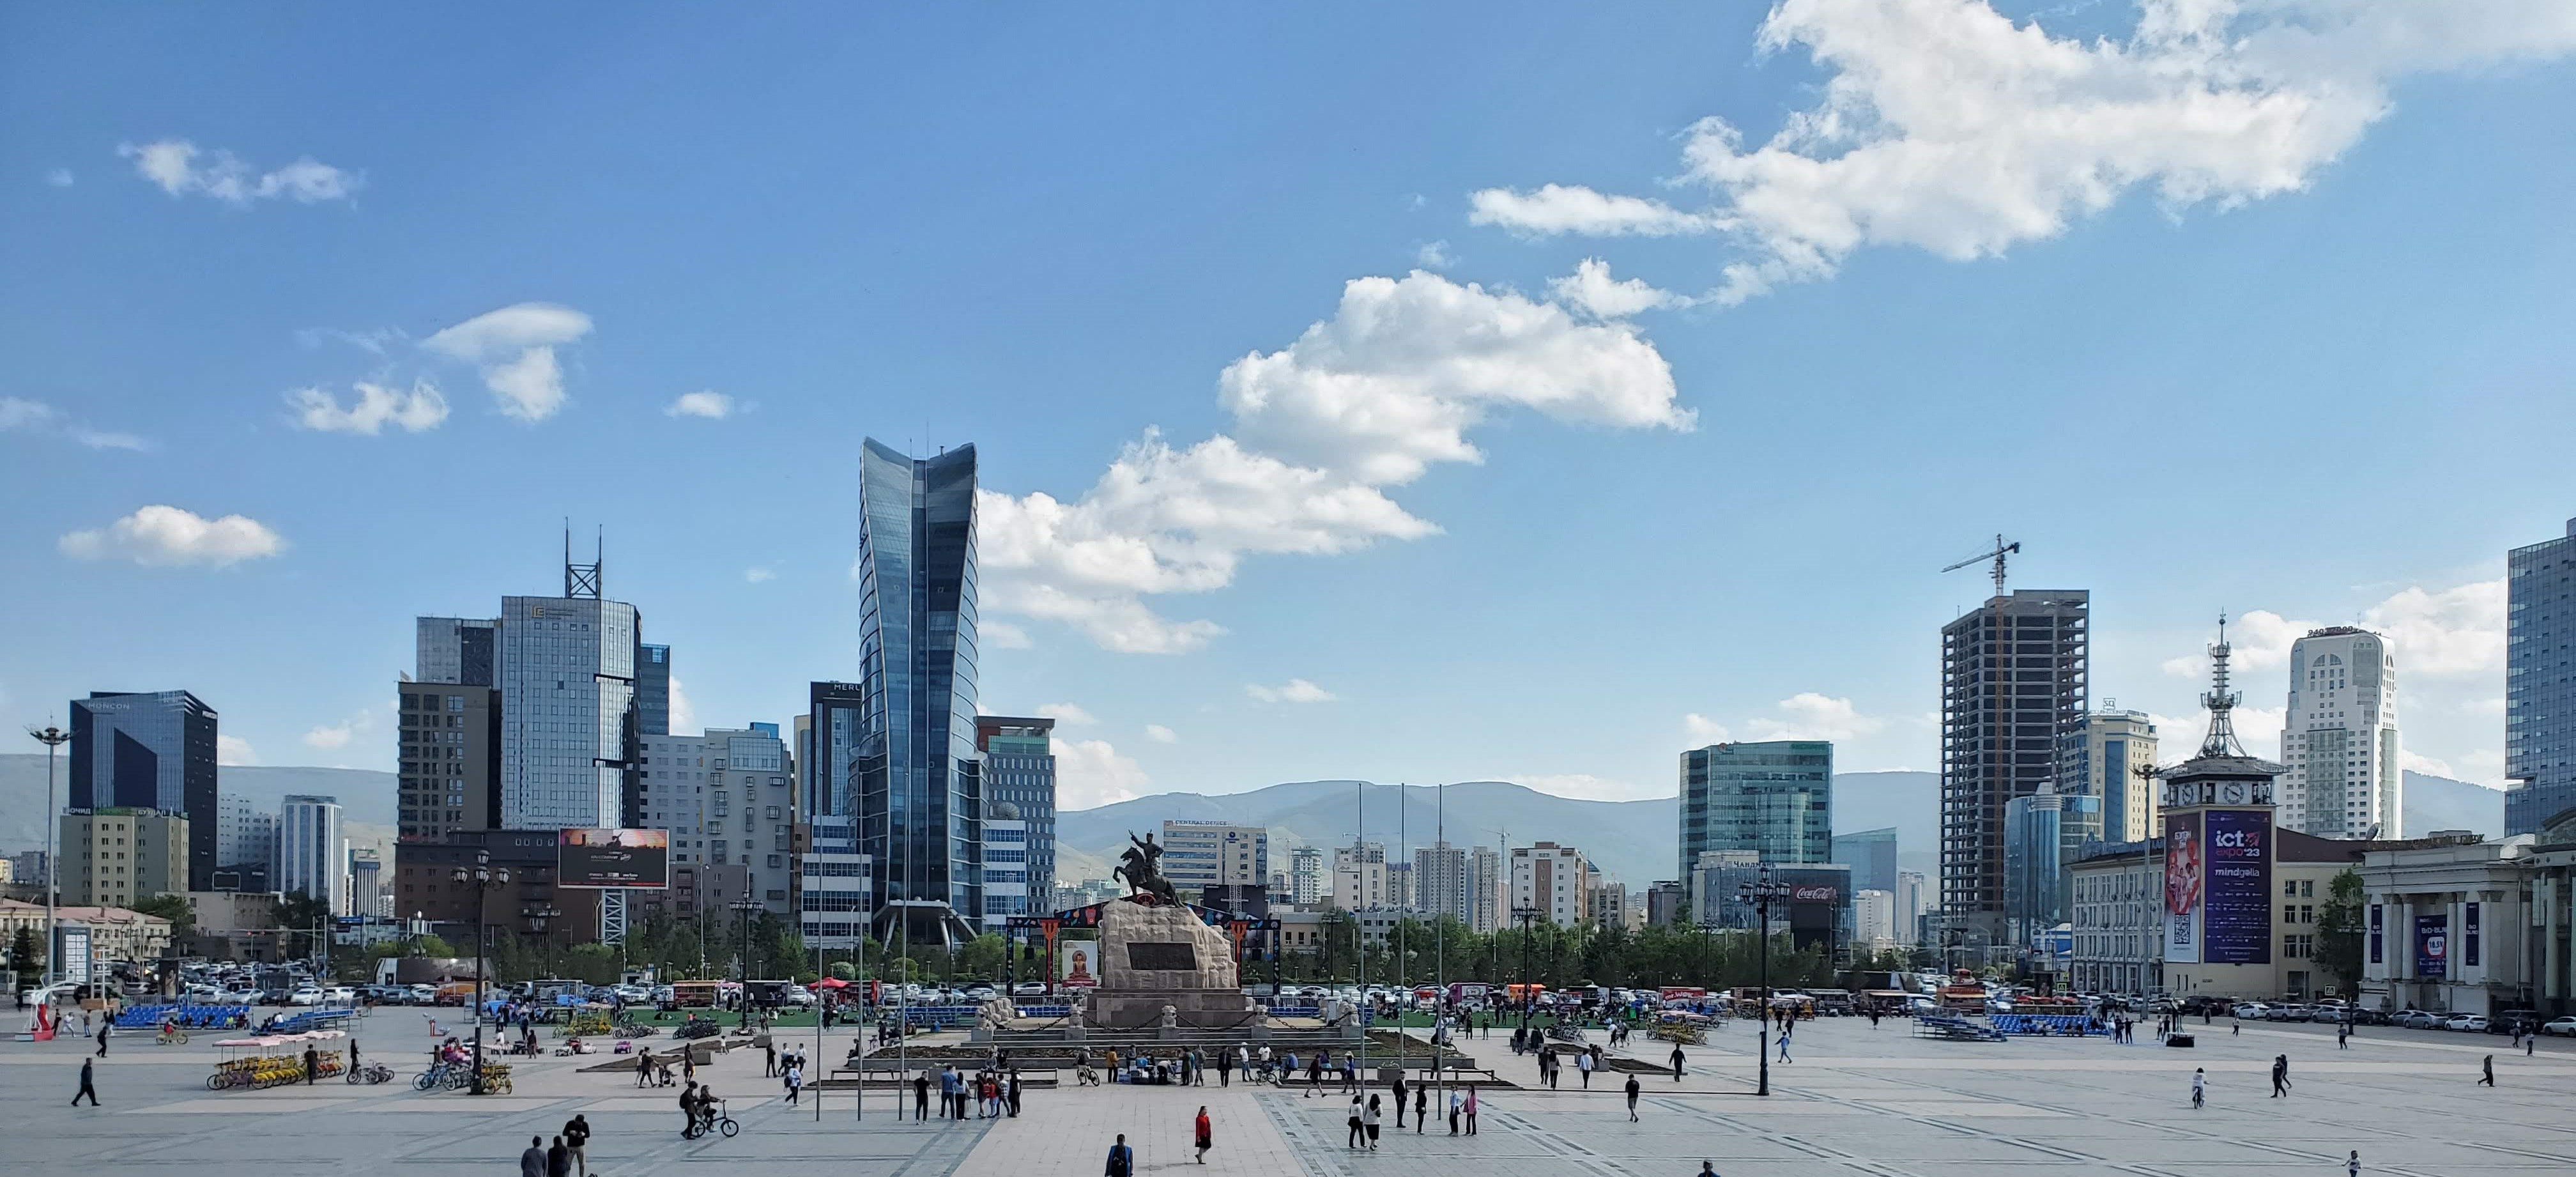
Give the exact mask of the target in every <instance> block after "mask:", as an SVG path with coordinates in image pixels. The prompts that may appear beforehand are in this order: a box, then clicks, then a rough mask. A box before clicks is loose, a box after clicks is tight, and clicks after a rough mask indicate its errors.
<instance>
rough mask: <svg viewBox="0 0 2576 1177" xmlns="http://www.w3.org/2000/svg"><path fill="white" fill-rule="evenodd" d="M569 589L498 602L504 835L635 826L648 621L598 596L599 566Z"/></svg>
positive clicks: (572, 579)
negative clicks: (639, 662)
mask: <svg viewBox="0 0 2576 1177" xmlns="http://www.w3.org/2000/svg"><path fill="white" fill-rule="evenodd" d="M564 581H565V584H564V592H565V595H563V596H560V597H503V598H501V630H500V641H499V646H500V659H499V667H498V669H499V671H500V680H501V821H500V825H501V828H503V829H511V830H561V829H582V828H594V827H604V826H623V825H626V824H629V823H628V821H627V811H628V809H629V794H630V792H631V791H632V789H633V787H634V785H635V784H636V781H635V779H634V776H633V773H634V762H635V756H636V755H637V753H636V751H635V748H636V739H637V737H638V736H640V735H641V734H642V733H641V731H640V727H641V721H640V720H639V718H638V716H637V713H636V709H635V652H636V644H637V643H636V638H637V636H638V635H639V634H640V633H641V632H642V630H641V628H640V627H641V625H642V622H643V619H642V617H641V616H640V615H639V614H638V613H637V612H636V610H635V606H633V605H629V604H625V603H623V602H619V601H611V600H606V599H604V598H602V597H600V596H599V595H598V594H599V591H600V589H599V575H598V571H597V566H596V565H586V566H575V567H570V568H567V569H566V570H565V575H564Z"/></svg>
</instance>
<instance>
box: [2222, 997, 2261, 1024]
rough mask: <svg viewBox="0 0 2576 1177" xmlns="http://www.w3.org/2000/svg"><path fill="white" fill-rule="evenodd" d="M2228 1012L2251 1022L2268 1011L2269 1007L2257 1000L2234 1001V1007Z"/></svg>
mask: <svg viewBox="0 0 2576 1177" xmlns="http://www.w3.org/2000/svg"><path fill="white" fill-rule="evenodd" d="M2228 1012H2229V1013H2232V1014H2234V1015H2236V1017H2237V1018H2239V1019H2240V1020H2243V1021H2248V1022H2251V1021H2258V1020H2260V1019H2261V1018H2263V1016H2264V1015H2266V1014H2268V1013H2270V1012H2271V1007H2270V1006H2267V1005H2265V1004H2263V1003H2262V1002H2259V1001H2240V1002H2237V1003H2236V1008H2235V1009H2232V1010H2229V1011H2228Z"/></svg>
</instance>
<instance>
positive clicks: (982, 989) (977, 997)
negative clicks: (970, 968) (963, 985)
mask: <svg viewBox="0 0 2576 1177" xmlns="http://www.w3.org/2000/svg"><path fill="white" fill-rule="evenodd" d="M996 996H998V994H996V993H994V992H993V987H992V986H990V985H977V986H976V987H974V988H972V989H969V990H967V991H966V1000H968V1001H971V1002H974V1003H975V1004H977V1005H982V1004H984V1003H985V1002H987V1001H991V1000H993V998H994V997H996Z"/></svg>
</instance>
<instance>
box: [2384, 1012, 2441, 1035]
mask: <svg viewBox="0 0 2576 1177" xmlns="http://www.w3.org/2000/svg"><path fill="white" fill-rule="evenodd" d="M2448 1018H2449V1015H2447V1014H2437V1013H2434V1012H2432V1011H2431V1010H2422V1009H2410V1010H2407V1011H2406V1012H2404V1013H2401V1014H2399V1015H2397V1017H2396V1019H2395V1024H2396V1025H2400V1026H2404V1027H2406V1028H2407V1029H2410V1030H2431V1029H2436V1028H2439V1027H2440V1026H2441V1024H2442V1023H2443V1022H2444V1021H2446V1020H2448Z"/></svg>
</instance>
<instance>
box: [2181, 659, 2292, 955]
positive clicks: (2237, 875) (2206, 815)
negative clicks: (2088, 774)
mask: <svg viewBox="0 0 2576 1177" xmlns="http://www.w3.org/2000/svg"><path fill="white" fill-rule="evenodd" d="M2218 633H2219V637H2218V644H2217V645H2214V646H2212V647H2210V650H2209V656H2210V665H2211V684H2210V686H2211V689H2210V691H2209V693H2207V694H2204V695H2202V696H2201V704H2202V705H2203V706H2205V707H2207V708H2208V709H2209V737H2208V738H2207V739H2205V740H2203V741H2201V745H2200V752H2199V754H2198V755H2196V756H2193V757H2192V758H2191V759H2189V760H2186V761H2184V762H2182V763H2181V764H2178V765H2175V766H2174V767H2172V768H2168V769H2164V770H2161V771H2160V772H2158V773H2157V776H2158V777H2160V778H2161V779H2160V780H2159V782H2158V784H2159V788H2158V790H2157V801H2158V803H2159V805H2160V807H2161V808H2162V809H2163V812H2164V828H2165V836H2164V851H2165V870H2164V961H2165V984H2166V987H2167V988H2168V989H2169V990H2170V991H2171V992H2172V993H2173V994H2174V995H2176V996H2188V995H2190V994H2192V993H2194V992H2212V993H2269V992H2271V991H2272V989H2273V983H2272V981H2271V973H2272V951H2273V929H2272V914H2273V903H2272V873H2273V871H2272V865H2273V861H2274V858H2275V854H2276V851H2277V849H2278V845H2277V843H2278V839H2277V838H2276V837H2275V832H2276V831H2275V829H2274V826H2273V796H2274V789H2275V787H2276V782H2277V781H2278V779H2279V778H2280V776H2281V774H2283V773H2285V772H2287V771H2289V769H2288V767H2287V766H2285V765H2281V764H2275V763H2273V762H2272V761H2269V760H2263V759H2260V758H2257V757H2254V756H2251V755H2248V754H2247V753H2246V751H2245V748H2244V745H2243V744H2241V743H2239V742H2238V741H2237V738H2236V730H2235V726H2234V724H2233V723H2232V722H2231V712H2232V711H2233V710H2234V709H2235V706H2236V704H2237V702H2238V701H2239V700H2240V699H2241V698H2242V696H2241V695H2238V694H2236V693H2235V692H2233V691H2230V690H2229V689H2228V687H2227V658H2228V653H2229V650H2228V645H2227V625H2226V621H2225V619H2224V618H2222V619H2220V622H2219V631H2218ZM2239 966H2255V967H2253V968H2242V967H2239ZM2240 973H2244V974H2248V975H2242V976H2240V975H2238V974H2240ZM2254 973H2260V974H2261V979H2260V980H2259V981H2258V980H2257V979H2256V978H2255V977H2254V976H2252V975H2250V974H2254Z"/></svg>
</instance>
